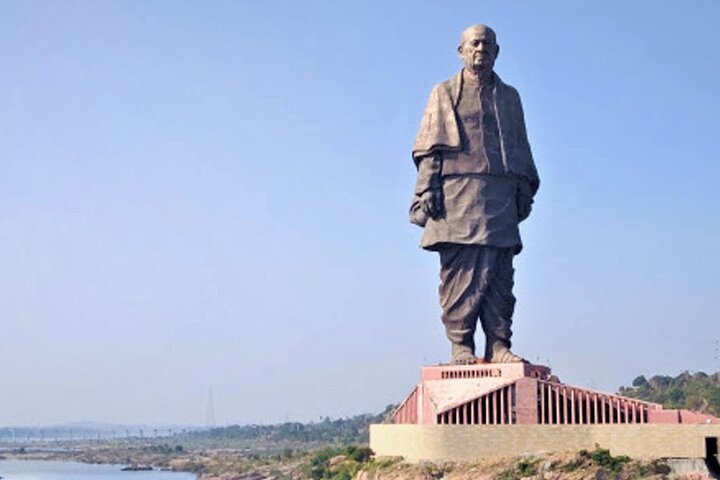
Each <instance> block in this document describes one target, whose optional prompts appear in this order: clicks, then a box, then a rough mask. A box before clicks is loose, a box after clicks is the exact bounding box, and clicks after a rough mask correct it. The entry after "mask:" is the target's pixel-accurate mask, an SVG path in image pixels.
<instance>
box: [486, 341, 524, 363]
mask: <svg viewBox="0 0 720 480" xmlns="http://www.w3.org/2000/svg"><path fill="white" fill-rule="evenodd" d="M491 351H492V356H491V357H490V358H489V360H488V361H489V362H490V363H522V362H524V361H525V359H524V358H522V357H519V356H517V355H515V354H514V353H513V352H511V351H510V348H509V347H508V346H507V345H505V344H504V343H502V342H496V343H495V344H493V346H492V349H491Z"/></svg>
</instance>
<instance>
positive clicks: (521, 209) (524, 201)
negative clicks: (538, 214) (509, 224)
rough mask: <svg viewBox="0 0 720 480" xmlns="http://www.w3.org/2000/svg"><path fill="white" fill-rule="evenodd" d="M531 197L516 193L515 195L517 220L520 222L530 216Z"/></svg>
mask: <svg viewBox="0 0 720 480" xmlns="http://www.w3.org/2000/svg"><path fill="white" fill-rule="evenodd" d="M532 204H533V199H532V197H528V196H525V195H518V197H517V210H518V222H522V221H523V220H525V219H526V218H528V217H529V216H530V212H531V211H532Z"/></svg>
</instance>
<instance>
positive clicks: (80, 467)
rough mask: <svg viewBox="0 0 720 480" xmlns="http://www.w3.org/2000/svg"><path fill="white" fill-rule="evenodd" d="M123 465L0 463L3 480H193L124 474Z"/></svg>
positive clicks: (174, 474)
mask: <svg viewBox="0 0 720 480" xmlns="http://www.w3.org/2000/svg"><path fill="white" fill-rule="evenodd" d="M122 467H123V466H122V465H95V464H87V463H78V462H56V461H40V460H0V477H2V480H195V478H196V476H195V474H192V473H183V472H161V471H146V472H123V471H122V470H121V468H122Z"/></svg>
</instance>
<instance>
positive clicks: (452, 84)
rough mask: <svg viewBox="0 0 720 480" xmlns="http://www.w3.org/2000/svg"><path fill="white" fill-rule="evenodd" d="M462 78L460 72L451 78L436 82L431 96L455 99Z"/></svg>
mask: <svg viewBox="0 0 720 480" xmlns="http://www.w3.org/2000/svg"><path fill="white" fill-rule="evenodd" d="M460 78H461V77H460V74H456V75H453V76H452V77H451V78H448V79H447V80H445V81H443V82H440V83H438V84H436V85H435V86H434V87H433V88H432V91H431V92H430V98H431V99H433V98H435V99H448V100H452V99H454V98H455V97H456V96H457V94H458V92H459V91H460V82H461V80H460ZM453 103H454V102H453Z"/></svg>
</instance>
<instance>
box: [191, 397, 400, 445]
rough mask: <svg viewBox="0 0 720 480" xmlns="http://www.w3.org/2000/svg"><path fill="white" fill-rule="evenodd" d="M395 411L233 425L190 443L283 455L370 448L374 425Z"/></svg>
mask: <svg viewBox="0 0 720 480" xmlns="http://www.w3.org/2000/svg"><path fill="white" fill-rule="evenodd" d="M394 409H395V405H388V406H387V407H386V408H385V410H384V411H383V412H382V413H380V414H377V415H370V414H364V415H356V416H354V417H349V418H340V419H336V420H331V419H330V418H327V417H326V418H324V419H322V420H321V421H320V422H313V423H297V422H287V423H282V424H278V425H243V426H240V425H232V426H229V427H221V428H213V429H210V430H204V431H198V432H192V433H190V434H189V435H188V439H187V441H188V442H190V443H201V444H208V445H211V446H224V447H228V446H233V447H242V446H249V445H252V446H259V447H261V450H262V451H267V450H268V449H269V448H272V446H273V445H275V446H277V448H278V449H279V450H280V451H282V450H283V449H285V448H291V447H292V446H295V448H301V447H302V446H303V445H305V448H318V447H319V446H325V445H331V446H343V445H352V444H367V443H368V440H369V439H368V432H369V427H370V424H371V423H382V422H384V421H386V420H387V418H388V416H389V415H390V414H391V413H392V411H393V410H394Z"/></svg>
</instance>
